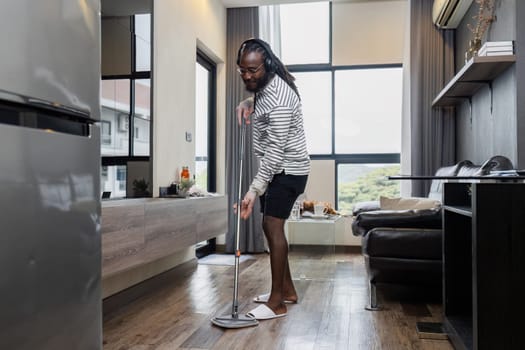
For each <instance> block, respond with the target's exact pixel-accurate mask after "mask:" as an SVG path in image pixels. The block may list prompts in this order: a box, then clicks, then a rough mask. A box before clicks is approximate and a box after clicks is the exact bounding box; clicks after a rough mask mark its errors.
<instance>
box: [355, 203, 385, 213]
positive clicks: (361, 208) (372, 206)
mask: <svg viewBox="0 0 525 350" xmlns="http://www.w3.org/2000/svg"><path fill="white" fill-rule="evenodd" d="M380 209H381V206H380V204H379V201H366V202H358V203H356V204H354V207H353V208H352V215H353V216H356V215H359V214H361V213H363V212H365V211H374V210H380Z"/></svg>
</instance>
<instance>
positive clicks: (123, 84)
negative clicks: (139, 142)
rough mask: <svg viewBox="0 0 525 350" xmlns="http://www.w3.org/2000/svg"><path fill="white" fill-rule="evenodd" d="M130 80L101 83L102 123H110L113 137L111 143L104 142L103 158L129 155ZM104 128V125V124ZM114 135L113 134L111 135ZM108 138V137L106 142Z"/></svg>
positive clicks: (102, 147)
mask: <svg viewBox="0 0 525 350" xmlns="http://www.w3.org/2000/svg"><path fill="white" fill-rule="evenodd" d="M129 90H130V81H129V79H120V80H102V83H101V105H102V106H101V112H102V115H101V121H102V122H105V123H109V128H108V127H107V124H106V128H107V130H109V131H110V135H111V137H110V138H109V141H110V142H109V143H107V142H104V135H103V140H102V141H103V142H102V145H101V153H102V155H103V156H114V155H128V153H129V144H128V140H129V114H130V91H129ZM102 125H103V126H102V128H104V124H102ZM111 133H112V134H111ZM107 140H108V138H107V137H106V141H107Z"/></svg>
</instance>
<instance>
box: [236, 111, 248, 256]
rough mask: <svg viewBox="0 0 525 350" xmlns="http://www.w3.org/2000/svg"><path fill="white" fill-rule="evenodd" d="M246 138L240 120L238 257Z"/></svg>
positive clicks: (237, 251) (238, 252) (242, 123)
mask: <svg viewBox="0 0 525 350" xmlns="http://www.w3.org/2000/svg"><path fill="white" fill-rule="evenodd" d="M245 138H246V123H245V122H244V121H243V120H242V119H241V146H240V147H241V149H240V152H239V153H240V154H239V157H240V159H239V189H238V191H237V233H236V236H237V237H236V241H237V242H236V246H235V254H236V255H240V251H239V247H240V244H239V237H240V231H241V204H242V175H243V161H244V142H245Z"/></svg>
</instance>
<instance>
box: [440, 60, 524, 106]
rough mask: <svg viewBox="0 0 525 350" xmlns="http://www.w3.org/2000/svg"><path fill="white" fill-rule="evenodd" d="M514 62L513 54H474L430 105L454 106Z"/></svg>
mask: <svg viewBox="0 0 525 350" xmlns="http://www.w3.org/2000/svg"><path fill="white" fill-rule="evenodd" d="M514 62H516V56H515V55H505V56H474V57H473V58H471V59H470V61H468V62H467V63H466V64H465V65H464V66H463V68H461V70H460V71H459V72H458V73H457V74H456V75H455V76H454V78H452V80H451V81H449V83H448V84H447V86H445V87H444V88H443V90H441V92H440V93H439V95H438V96H437V97H436V98H435V99H434V101H432V107H445V106H454V105H457V104H459V103H461V102H462V101H463V100H464V99H465V98H469V97H471V96H473V95H474V94H475V93H476V92H477V91H478V90H479V89H480V88H481V87H483V86H485V85H486V84H487V83H489V82H491V81H492V80H494V79H495V78H496V77H497V76H498V75H499V74H501V73H503V72H504V71H505V70H506V69H507V68H509V67H510V66H511V65H513V64H514Z"/></svg>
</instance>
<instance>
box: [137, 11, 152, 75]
mask: <svg viewBox="0 0 525 350" xmlns="http://www.w3.org/2000/svg"><path fill="white" fill-rule="evenodd" d="M150 38H151V15H150V14H144V15H135V50H136V56H135V70H136V71H137V72H143V71H149V70H151V44H150V42H151V39H150Z"/></svg>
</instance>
